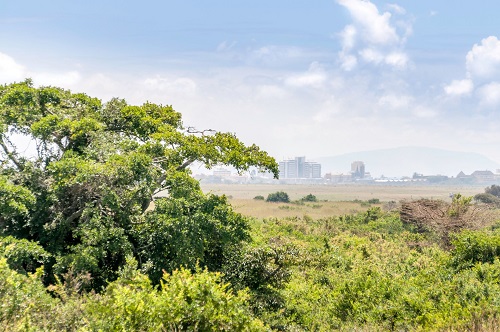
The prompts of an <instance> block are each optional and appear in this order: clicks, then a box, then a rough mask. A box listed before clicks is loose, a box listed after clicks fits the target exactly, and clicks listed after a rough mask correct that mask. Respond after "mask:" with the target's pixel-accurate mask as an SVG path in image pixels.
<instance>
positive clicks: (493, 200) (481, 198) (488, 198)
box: [474, 193, 500, 206]
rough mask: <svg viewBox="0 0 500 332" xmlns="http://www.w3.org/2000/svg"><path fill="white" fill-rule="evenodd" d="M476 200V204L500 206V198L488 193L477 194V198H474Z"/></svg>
mask: <svg viewBox="0 0 500 332" xmlns="http://www.w3.org/2000/svg"><path fill="white" fill-rule="evenodd" d="M474 200H475V201H476V202H481V203H485V204H493V205H496V206H500V198H499V197H497V196H495V195H492V194H488V193H484V194H477V195H476V196H474Z"/></svg>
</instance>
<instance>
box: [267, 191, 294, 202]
mask: <svg viewBox="0 0 500 332" xmlns="http://www.w3.org/2000/svg"><path fill="white" fill-rule="evenodd" d="M266 202H281V203H290V197H288V194H287V193H286V192H284V191H277V192H275V193H271V194H269V195H267V198H266Z"/></svg>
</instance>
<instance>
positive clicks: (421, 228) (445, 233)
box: [400, 194, 498, 246]
mask: <svg viewBox="0 0 500 332" xmlns="http://www.w3.org/2000/svg"><path fill="white" fill-rule="evenodd" d="M471 201H472V197H464V196H461V195H460V194H457V195H455V197H454V198H453V201H452V202H451V203H447V202H445V201H442V200H433V199H419V200H412V201H402V202H401V208H400V216H401V221H402V222H403V223H405V224H410V225H413V226H414V227H416V230H417V231H418V232H422V233H424V232H434V233H436V234H437V235H438V236H439V238H440V240H441V241H442V242H441V244H443V245H444V246H449V244H450V235H451V234H452V233H456V232H459V231H461V230H463V229H471V230H474V229H480V228H483V227H485V226H489V225H491V224H493V222H494V221H495V220H496V219H497V218H498V213H495V211H494V210H493V209H492V208H491V207H490V206H488V205H484V204H472V203H471Z"/></svg>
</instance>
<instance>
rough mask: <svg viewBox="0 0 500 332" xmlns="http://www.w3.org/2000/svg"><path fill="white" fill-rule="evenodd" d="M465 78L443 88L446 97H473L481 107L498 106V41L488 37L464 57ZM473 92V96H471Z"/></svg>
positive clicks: (499, 96) (499, 62) (499, 101)
mask: <svg viewBox="0 0 500 332" xmlns="http://www.w3.org/2000/svg"><path fill="white" fill-rule="evenodd" d="M465 69H466V71H465V76H466V78H464V79H462V80H454V81H452V82H451V83H450V84H448V85H445V86H444V92H445V93H446V94H447V95H448V96H464V95H465V96H474V97H476V98H477V99H478V102H479V105H480V106H483V107H489V106H496V105H498V104H500V83H498V82H500V40H498V38H497V37H496V36H489V37H487V38H484V39H483V40H481V42H480V43H478V44H474V45H473V46H472V49H471V50H470V51H469V52H468V53H467V55H466V56H465ZM473 92H475V93H474V94H472V93H473Z"/></svg>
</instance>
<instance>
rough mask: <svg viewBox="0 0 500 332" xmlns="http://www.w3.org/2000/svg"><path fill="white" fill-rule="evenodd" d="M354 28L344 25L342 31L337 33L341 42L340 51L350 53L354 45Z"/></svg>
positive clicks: (350, 25)
mask: <svg viewBox="0 0 500 332" xmlns="http://www.w3.org/2000/svg"><path fill="white" fill-rule="evenodd" d="M357 33H358V32H357V30H356V27H355V26H354V25H352V24H349V25H346V26H345V27H344V29H343V30H342V31H341V32H340V33H339V36H340V38H341V41H342V51H344V52H348V51H350V50H351V49H352V48H353V47H354V45H355V43H356V34H357Z"/></svg>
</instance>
